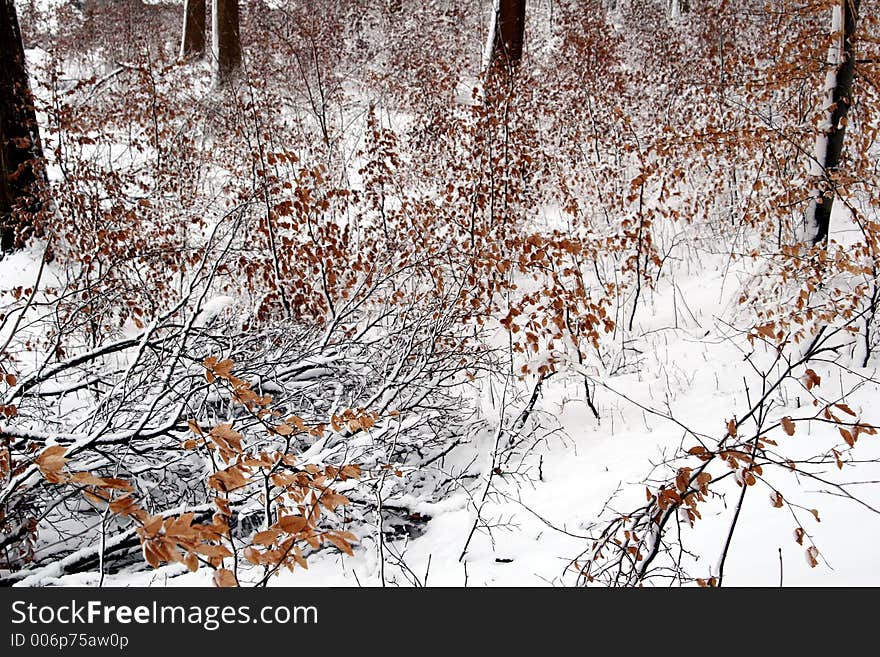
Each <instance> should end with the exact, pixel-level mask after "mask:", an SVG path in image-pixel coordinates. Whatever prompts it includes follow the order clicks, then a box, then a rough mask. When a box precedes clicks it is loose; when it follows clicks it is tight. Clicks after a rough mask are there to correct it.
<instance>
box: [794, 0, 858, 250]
mask: <svg viewBox="0 0 880 657" xmlns="http://www.w3.org/2000/svg"><path fill="white" fill-rule="evenodd" d="M833 11H834V14H835V17H834V21H833V24H834V27H835V29H836V31H839V32H840V36H839V41H837V42H836V43H835V44H834V45H833V46H832V48H831V57H830V59H831V64H832V65H833V66H835V67H836V70H835V71H833V72H831V73H829V75H828V79H827V80H826V92H827V94H828V99H827V104H826V110H827V112H828V115H827V117H826V123H825V125H824V126H823V128H822V132H821V133H820V134H819V136H818V138H817V139H816V149H815V150H816V152H815V163H814V172H813V173H814V175H817V176H821V180H820V182H819V185H818V187H817V189H816V190H815V193H814V196H813V200H812V201H811V203H810V208H809V209H808V210H807V236H806V237H807V239H808V240H809V241H811V242H812V243H813V244H818V243H820V242H822V241H823V240H825V239H826V238H827V237H828V229H829V227H830V225H831V210H832V208H833V207H834V194H835V189H834V188H835V185H834V181H833V180H832V177H833V174H834V173H835V172H837V171H838V170H839V168H840V158H841V155H842V154H843V137H844V135H845V133H846V116H847V114H848V113H849V109H850V107H851V106H852V85H853V77H854V75H855V60H856V57H855V44H854V40H855V32H856V25H857V22H858V15H859V0H840V6H839V7H835V8H834V10H833ZM835 38H838V37H835Z"/></svg>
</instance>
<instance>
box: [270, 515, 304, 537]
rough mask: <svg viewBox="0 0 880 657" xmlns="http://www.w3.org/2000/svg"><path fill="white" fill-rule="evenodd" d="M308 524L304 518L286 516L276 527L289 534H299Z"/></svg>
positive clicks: (280, 519)
mask: <svg viewBox="0 0 880 657" xmlns="http://www.w3.org/2000/svg"><path fill="white" fill-rule="evenodd" d="M307 524H308V521H307V520H306V519H305V518H303V517H302V516H284V517H283V518H279V519H278V522H276V523H275V526H276V527H278V528H279V529H281V531H284V532H287V533H288V534H298V533H299V532H301V531H302V530H303V528H305V526H306V525H307Z"/></svg>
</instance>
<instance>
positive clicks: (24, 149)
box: [0, 0, 45, 251]
mask: <svg viewBox="0 0 880 657" xmlns="http://www.w3.org/2000/svg"><path fill="white" fill-rule="evenodd" d="M0 2H2V3H3V4H2V9H0V53H3V54H2V56H0V234H2V239H0V242H2V249H3V251H9V250H11V249H14V248H16V247H17V246H19V245H20V244H21V242H22V241H23V240H24V238H25V237H26V234H27V231H28V229H29V227H30V226H31V221H30V217H29V215H30V214H32V213H33V212H36V211H37V210H38V209H39V200H38V193H39V190H38V187H39V183H40V182H43V181H44V180H45V171H44V168H43V163H42V157H43V152H42V149H41V147H40V131H39V128H38V126H37V117H36V113H35V111H34V99H33V95H32V94H31V89H30V84H29V83H28V75H27V69H26V68H25V58H24V46H23V45H22V42H21V30H20V29H19V26H18V16H17V15H16V13H15V3H14V2H13V0H0Z"/></svg>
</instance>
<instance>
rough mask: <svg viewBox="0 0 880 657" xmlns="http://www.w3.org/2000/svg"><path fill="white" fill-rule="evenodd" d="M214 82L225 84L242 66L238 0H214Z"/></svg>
mask: <svg viewBox="0 0 880 657" xmlns="http://www.w3.org/2000/svg"><path fill="white" fill-rule="evenodd" d="M212 9H213V14H214V16H213V18H214V25H213V27H214V29H213V33H214V34H213V40H212V46H213V59H214V83H215V84H217V85H222V84H225V83H227V82H228V81H229V79H230V78H231V77H232V76H233V75H234V74H235V72H236V71H237V70H238V69H239V67H240V66H241V35H240V32H239V24H238V0H214V4H213V6H212Z"/></svg>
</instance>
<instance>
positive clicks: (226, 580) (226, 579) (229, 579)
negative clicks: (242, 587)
mask: <svg viewBox="0 0 880 657" xmlns="http://www.w3.org/2000/svg"><path fill="white" fill-rule="evenodd" d="M213 580H214V586H216V587H218V588H235V587H236V586H238V582H237V581H236V580H235V573H233V572H232V571H231V570H229V569H227V568H218V569H217V570H216V571H215V572H214V578H213Z"/></svg>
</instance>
